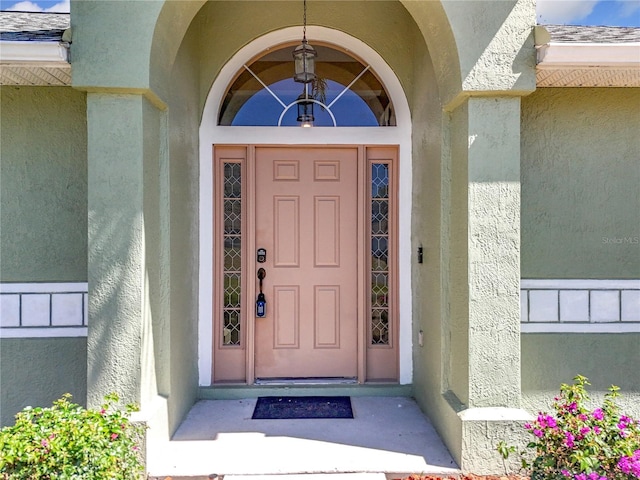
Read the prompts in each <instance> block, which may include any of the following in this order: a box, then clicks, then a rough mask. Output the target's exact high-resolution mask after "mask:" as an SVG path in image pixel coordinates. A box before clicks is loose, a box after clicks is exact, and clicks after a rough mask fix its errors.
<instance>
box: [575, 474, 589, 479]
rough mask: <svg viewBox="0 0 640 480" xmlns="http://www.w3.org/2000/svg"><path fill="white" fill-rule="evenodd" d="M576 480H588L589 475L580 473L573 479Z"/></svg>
mask: <svg viewBox="0 0 640 480" xmlns="http://www.w3.org/2000/svg"><path fill="white" fill-rule="evenodd" d="M573 478H574V479H575V480H587V475H586V474H585V473H579V474H578V475H576V476H574V477H573Z"/></svg>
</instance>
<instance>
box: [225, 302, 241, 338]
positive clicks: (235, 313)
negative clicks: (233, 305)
mask: <svg viewBox="0 0 640 480" xmlns="http://www.w3.org/2000/svg"><path fill="white" fill-rule="evenodd" d="M222 343H223V345H240V311H239V310H227V311H225V312H224V322H223V327H222Z"/></svg>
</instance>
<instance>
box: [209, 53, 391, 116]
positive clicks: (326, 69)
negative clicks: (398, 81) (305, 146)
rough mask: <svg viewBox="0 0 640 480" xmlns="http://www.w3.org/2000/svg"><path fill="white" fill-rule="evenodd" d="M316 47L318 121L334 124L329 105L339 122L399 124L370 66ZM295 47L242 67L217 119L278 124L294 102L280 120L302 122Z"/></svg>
mask: <svg viewBox="0 0 640 480" xmlns="http://www.w3.org/2000/svg"><path fill="white" fill-rule="evenodd" d="M314 47H315V48H316V51H317V52H318V57H317V59H316V74H317V76H318V81H316V82H314V83H312V84H310V87H311V90H310V91H309V94H310V95H312V97H313V98H314V99H315V100H317V101H318V102H320V103H322V104H323V105H324V106H323V105H320V104H314V112H313V115H314V122H313V124H314V126H333V125H334V122H333V119H332V117H331V115H330V114H329V110H330V111H331V113H332V114H333V116H334V117H335V120H336V122H335V123H336V126H367V127H368V126H395V125H396V119H395V112H394V109H393V105H392V104H391V101H390V99H389V96H388V95H387V92H386V90H385V88H384V86H383V85H382V83H381V82H380V80H379V79H378V78H377V77H376V75H375V74H374V72H373V71H371V69H370V68H369V69H367V66H366V65H363V64H362V63H361V62H360V61H358V60H357V59H355V58H353V57H351V56H350V55H348V54H347V53H345V52H342V51H339V50H336V49H334V48H331V47H328V46H322V45H319V46H314ZM292 51H293V47H285V48H281V49H278V50H275V51H272V52H269V53H268V54H266V55H264V56H263V57H261V58H259V59H258V60H256V61H255V62H253V63H252V64H251V65H249V66H248V67H249V69H250V71H247V70H246V69H244V68H243V70H242V72H240V73H239V75H238V76H237V78H236V80H235V81H234V82H233V84H232V85H231V86H230V87H229V90H228V91H227V94H226V96H225V99H224V101H223V103H222V107H221V109H220V115H219V117H218V124H219V125H234V126H235V125H238V126H240V125H242V126H276V125H278V120H279V119H280V117H281V115H282V114H283V112H284V111H285V109H286V107H289V106H290V108H288V109H287V110H286V113H285V114H284V116H283V117H282V122H281V125H282V126H297V125H299V124H298V122H297V106H296V105H295V104H294V102H295V101H296V99H297V98H298V96H299V95H300V94H301V93H303V85H302V84H300V83H297V82H295V81H294V80H293V58H292V56H291V52H292ZM256 77H257V78H256ZM258 79H260V81H258ZM263 83H264V84H265V85H267V86H268V87H269V89H268V90H267V89H266V88H264V86H263V85H262V84H263ZM349 86H350V87H349ZM347 87H349V88H348V89H347ZM269 90H270V91H269ZM334 102H335V103H334ZM332 103H333V104H332ZM283 105H284V106H283Z"/></svg>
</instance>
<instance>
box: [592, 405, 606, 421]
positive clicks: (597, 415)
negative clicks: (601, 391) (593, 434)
mask: <svg viewBox="0 0 640 480" xmlns="http://www.w3.org/2000/svg"><path fill="white" fill-rule="evenodd" d="M593 418H595V419H596V420H602V419H603V418H604V413H603V412H602V409H601V408H596V409H595V410H594V411H593Z"/></svg>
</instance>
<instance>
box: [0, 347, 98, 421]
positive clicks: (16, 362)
mask: <svg viewBox="0 0 640 480" xmlns="http://www.w3.org/2000/svg"><path fill="white" fill-rule="evenodd" d="M0 365H2V369H0V425H10V424H13V421H14V419H13V417H14V415H15V414H16V413H17V412H19V411H20V410H22V409H23V408H24V407H26V406H29V405H30V406H32V407H47V406H50V405H51V403H52V402H53V401H54V400H57V399H58V398H60V397H61V396H62V395H63V394H65V393H70V394H71V395H73V401H74V402H75V403H78V404H80V405H85V403H86V398H87V340H86V338H20V339H17V338H16V339H9V338H3V339H1V340H0Z"/></svg>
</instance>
